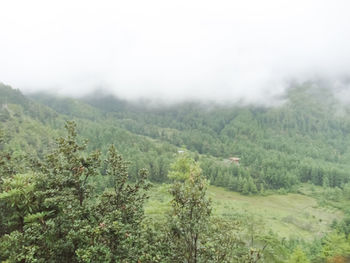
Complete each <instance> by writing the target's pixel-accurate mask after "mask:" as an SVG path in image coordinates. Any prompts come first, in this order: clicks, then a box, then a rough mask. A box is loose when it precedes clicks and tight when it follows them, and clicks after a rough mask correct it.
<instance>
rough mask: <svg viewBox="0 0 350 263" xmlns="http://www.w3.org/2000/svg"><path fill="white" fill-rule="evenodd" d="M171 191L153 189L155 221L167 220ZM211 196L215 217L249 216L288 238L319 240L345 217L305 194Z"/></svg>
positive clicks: (149, 209)
mask: <svg viewBox="0 0 350 263" xmlns="http://www.w3.org/2000/svg"><path fill="white" fill-rule="evenodd" d="M168 189H169V186H168V185H166V184H163V185H155V186H154V187H153V188H152V189H151V194H150V199H149V201H148V203H147V205H146V214H147V215H148V216H149V217H151V218H153V219H154V220H164V218H165V215H166V212H167V211H168V209H169V207H170V200H171V196H170V194H169V193H168ZM208 195H209V196H210V198H211V199H212V204H213V205H212V207H213V213H214V215H217V216H221V217H226V218H232V219H235V218H237V217H238V215H240V216H242V215H246V218H247V220H250V219H254V220H255V221H258V222H260V223H262V224H263V227H264V228H265V229H266V230H272V231H273V232H275V233H276V234H278V235H279V236H280V237H286V238H302V239H305V240H312V239H314V238H319V237H321V236H322V235H323V234H324V233H326V232H327V231H329V229H330V225H331V224H332V222H333V221H334V220H340V219H341V218H342V217H343V212H342V211H340V210H338V209H336V208H333V207H323V206H320V205H319V204H318V201H317V199H316V198H314V197H311V196H308V195H305V194H296V193H289V194H284V195H281V194H272V195H268V196H247V195H241V194H239V193H236V192H232V191H228V190H226V189H224V188H221V187H216V186H209V188H208ZM249 218H250V219H249Z"/></svg>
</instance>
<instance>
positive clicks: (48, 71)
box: [0, 0, 350, 103]
mask: <svg viewBox="0 0 350 263" xmlns="http://www.w3.org/2000/svg"><path fill="white" fill-rule="evenodd" d="M0 9H1V10H2V15H1V16H0V36H1V41H0V81H1V82H4V83H6V84H9V85H11V86H13V87H15V88H20V89H21V90H23V91H24V92H33V91H40V90H45V91H52V92H55V93H58V94H64V95H71V96H83V95H86V94H88V93H90V92H92V91H93V90H96V89H104V90H105V91H106V92H111V93H113V94H115V95H117V96H119V97H122V98H125V99H139V98H147V99H151V100H163V101H171V102H174V101H182V100H193V99H195V100H203V101H205V100H210V101H216V102H234V101H244V102H247V103H269V102H271V101H273V100H275V99H276V98H279V97H280V96H281V95H282V94H283V93H284V91H285V88H286V87H287V86H288V85H289V83H290V81H291V80H293V81H297V82H303V81H308V80H313V79H318V78H322V79H327V80H328V81H329V83H331V85H333V84H334V85H335V86H339V85H343V86H344V85H346V83H345V84H344V83H343V82H342V81H343V80H344V79H346V77H347V76H348V74H349V72H348V69H349V68H350V34H348V32H350V19H349V17H348V10H350V2H348V1H345V0H337V1H334V0H324V1H314V0H309V1H301V0H296V1H286V0H267V1H258V0H256V1H253V0H248V1H229V0H222V1H206V0H201V1H199V0H193V1H185V0H179V1H163V0H150V1H142V0H130V1H97V0H95V1H82V0H77V1H67V0H61V1H43V0H41V1H39V0H33V1H20V0H11V1H2V2H1V3H0ZM339 83H340V84H339ZM344 87H345V86H344ZM347 87H348V86H347ZM341 90H342V91H341V92H348V91H347V88H345V89H344V88H342V89H341ZM344 90H345V91H344ZM346 94H347V93H346Z"/></svg>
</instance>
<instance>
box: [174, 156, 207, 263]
mask: <svg viewBox="0 0 350 263" xmlns="http://www.w3.org/2000/svg"><path fill="white" fill-rule="evenodd" d="M169 174H170V176H169V177H170V178H171V179H174V180H175V182H174V184H173V186H172V188H171V190H170V193H171V195H172V196H173V200H172V212H171V214H170V216H169V226H170V233H169V235H170V238H169V240H170V242H171V244H170V245H171V249H172V261H175V262H188V263H197V262H202V259H203V256H204V251H203V248H204V247H205V244H206V240H205V239H204V238H203V237H204V233H206V232H207V231H208V228H209V224H210V223H209V219H210V215H211V206H210V203H211V202H210V200H209V199H208V198H207V196H206V189H207V184H208V182H207V181H206V180H205V179H204V178H203V176H202V174H201V169H200V167H199V165H198V164H197V163H196V162H195V161H194V160H193V159H191V158H189V157H188V156H187V155H183V156H180V157H178V158H177V159H176V161H175V162H174V163H173V164H172V165H171V171H170V173H169Z"/></svg>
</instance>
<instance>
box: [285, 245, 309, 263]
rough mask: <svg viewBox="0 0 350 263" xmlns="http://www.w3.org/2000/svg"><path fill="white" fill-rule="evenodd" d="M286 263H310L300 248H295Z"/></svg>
mask: <svg viewBox="0 0 350 263" xmlns="http://www.w3.org/2000/svg"><path fill="white" fill-rule="evenodd" d="M288 263H310V260H309V259H308V258H307V256H306V254H305V253H304V251H303V250H302V249H301V248H300V247H297V248H296V249H295V250H294V252H293V254H292V255H291V257H290V259H289V260H288Z"/></svg>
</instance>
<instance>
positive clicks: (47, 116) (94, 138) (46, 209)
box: [0, 83, 350, 262]
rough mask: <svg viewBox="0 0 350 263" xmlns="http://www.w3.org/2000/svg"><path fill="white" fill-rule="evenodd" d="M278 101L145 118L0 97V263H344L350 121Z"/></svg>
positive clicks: (305, 95)
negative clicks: (235, 161) (278, 102)
mask: <svg viewBox="0 0 350 263" xmlns="http://www.w3.org/2000/svg"><path fill="white" fill-rule="evenodd" d="M282 101H283V103H280V104H278V105H274V106H256V105H239V104H235V105H215V104H211V105H210V106H208V105H207V104H205V103H198V102H186V103H181V104H171V105H157V106H155V105H153V104H151V103H148V102H128V101H123V100H120V99H118V98H114V97H113V96H103V95H99V94H97V93H96V94H93V95H91V96H87V97H84V98H81V99H72V98H63V97H56V96H53V95H49V94H43V93H40V94H32V95H30V96H29V97H28V96H24V95H23V94H22V93H21V92H20V91H18V90H14V89H12V88H11V87H9V86H5V85H0V120H1V124H0V130H1V134H0V137H1V140H0V143H1V146H0V151H1V155H0V157H1V159H0V167H1V168H0V172H1V174H0V176H1V180H0V209H1V210H0V211H1V212H0V222H1V223H0V235H1V240H0V241H1V245H0V261H1V260H4V262H138V261H139V262H309V261H311V262H346V260H348V258H349V256H350V242H349V239H348V238H347V237H348V235H349V233H350V219H349V218H350V215H349V214H350V209H349V208H350V207H349V201H350V182H349V180H350V169H349V168H350V147H349V146H350V137H349V136H350V135H349V134H350V117H349V116H350V115H349V113H350V109H349V107H348V106H347V105H344V104H340V102H339V101H338V100H337V98H336V97H335V96H334V94H333V92H332V90H331V89H327V88H321V87H319V86H317V85H314V84H310V83H309V84H304V85H301V86H295V87H291V88H290V89H288V90H287V92H286V95H285V98H282ZM67 121H68V122H67ZM72 121H74V122H72ZM64 127H66V129H64ZM57 138H59V139H57ZM85 139H87V141H85ZM111 144H113V145H114V146H115V148H116V149H117V150H118V152H117V151H116V149H115V148H114V147H113V146H112V147H111V146H110V145H111ZM179 151H180V153H179ZM119 154H121V155H122V156H123V157H122V156H121V155H119ZM231 157H238V158H240V161H239V164H235V163H233V162H231V161H230V160H229V158H231ZM124 159H125V160H127V161H126V162H124V161H123V160H124ZM144 168H145V169H144ZM148 180H149V181H151V182H152V183H154V184H155V186H153V187H150V185H149V183H148ZM162 183H164V185H162ZM207 184H210V186H208V185H207ZM207 189H208V191H207ZM147 196H150V198H149V200H148V201H147ZM210 199H211V201H210ZM189 200H192V201H193V202H192V201H189ZM67 203H71V204H72V205H71V206H70V207H66V204H67ZM144 209H145V213H144V212H143V210H144ZM193 209H194V210H193ZM189 211H191V213H192V212H193V211H195V213H194V214H191V213H190V214H189ZM170 215H172V216H170ZM174 215H175V216H174ZM190 215H191V217H190ZM72 222H75V223H74V224H73V223H72ZM187 235H189V236H187ZM188 237H191V238H190V240H189V239H188ZM197 239H198V240H200V241H198V240H197ZM197 241H198V242H199V243H198V242H197ZM187 242H188V243H187ZM223 243H225V244H227V246H223V247H220V244H223ZM116 244H118V245H116ZM146 244H147V245H146ZM44 250H45V251H48V252H47V253H46V254H45V253H42V251H44ZM298 258H304V260H308V261H293V260H294V259H298ZM6 260H7V261H6ZM336 260H343V261H336Z"/></svg>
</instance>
